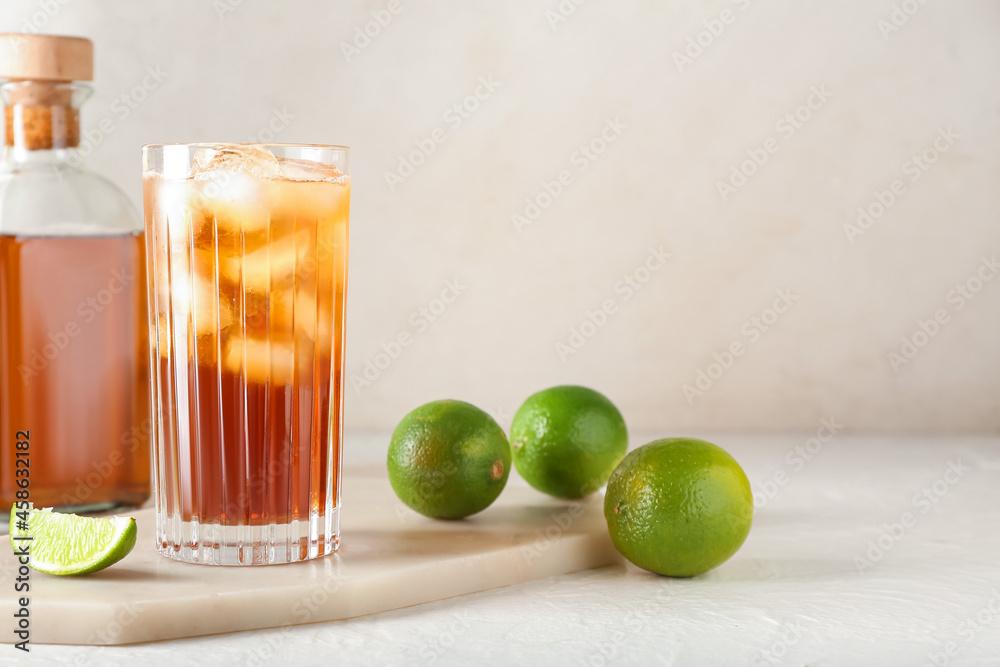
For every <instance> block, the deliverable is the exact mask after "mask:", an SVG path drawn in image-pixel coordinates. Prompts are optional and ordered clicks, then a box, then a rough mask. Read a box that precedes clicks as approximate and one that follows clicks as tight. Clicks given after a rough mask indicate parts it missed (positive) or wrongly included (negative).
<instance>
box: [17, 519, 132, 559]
mask: <svg viewBox="0 0 1000 667" xmlns="http://www.w3.org/2000/svg"><path fill="white" fill-rule="evenodd" d="M136 532H137V531H136V525H135V519H133V518H131V517H119V516H116V517H111V518H109V519H92V518H89V517H84V516H77V515H76V514H57V513H56V512H53V511H52V508H51V507H46V508H44V509H28V510H19V509H17V508H16V507H14V508H11V510H10V537H11V540H10V543H11V546H13V547H14V553H15V554H20V553H21V552H20V551H19V550H20V549H21V548H22V547H23V545H27V549H28V553H29V556H28V565H30V566H31V567H32V568H34V569H36V570H38V571H39V572H45V573H47V574H86V573H87V572H96V571H97V570H103V569H104V568H106V567H108V566H109V565H114V564H115V563H117V562H118V561H120V560H121V559H122V558H125V556H127V555H128V554H129V552H130V551H132V548H133V547H134V546H135V537H136ZM18 537H30V538H31V539H30V540H19V539H17V538H18Z"/></svg>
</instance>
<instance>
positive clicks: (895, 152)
mask: <svg viewBox="0 0 1000 667" xmlns="http://www.w3.org/2000/svg"><path fill="white" fill-rule="evenodd" d="M348 4H351V5H353V7H352V8H344V7H342V6H343V5H348ZM389 4H390V3H389V2H383V1H379V2H367V3H330V2H319V1H318V0H316V1H309V2H306V1H302V2H282V3H263V2H255V1H254V0H245V1H243V2H242V3H238V2H237V0H216V1H215V2H208V1H207V0H198V1H195V0H181V1H178V0H171V1H170V2H166V1H162V2H142V3H137V2H124V1H121V2H96V1H88V0H65V3H64V4H60V3H59V2H58V1H57V0H48V2H37V1H35V2H33V1H29V0H5V2H4V3H3V8H2V9H0V29H3V30H18V29H21V28H22V26H23V25H24V21H25V19H26V17H27V20H29V21H31V22H33V23H34V25H37V26H39V27H44V28H45V29H46V30H48V31H52V32H60V33H72V34H84V35H87V36H90V37H91V38H93V39H94V40H95V41H96V42H97V57H98V60H97V73H98V77H99V78H98V81H97V82H96V83H97V86H98V93H97V95H95V97H94V99H93V101H92V102H91V103H90V104H88V106H87V107H86V109H85V115H84V126H85V128H90V129H91V131H92V134H91V135H90V136H91V138H96V136H97V135H96V134H93V130H94V128H99V123H100V121H101V120H102V119H104V120H106V121H109V123H110V124H109V123H105V128H111V131H110V132H105V134H106V136H105V137H103V138H101V139H100V140H99V141H97V142H96V143H97V145H96V147H95V148H94V149H93V151H92V156H91V158H92V159H91V162H92V164H93V165H94V166H96V167H97V168H99V169H101V170H104V171H105V172H106V173H108V174H109V175H111V176H112V177H113V178H114V179H115V180H116V181H118V182H119V183H120V184H122V185H123V186H124V187H126V188H128V190H129V192H130V193H131V194H132V195H133V196H134V197H135V198H136V201H138V198H139V194H140V193H139V146H140V145H141V144H143V143H147V142H166V141H214V140H228V141H236V140H247V139H248V138H251V137H258V138H260V137H261V130H262V129H263V128H267V127H268V125H269V124H271V126H272V127H273V128H279V131H278V132H277V134H276V138H277V140H280V141H288V142H333V143H346V144H349V145H351V146H353V147H354V151H355V152H354V173H353V179H354V206H353V229H352V244H353V247H352V250H351V258H352V264H351V285H350V313H349V317H350V321H349V353H348V365H347V371H348V376H349V377H350V376H355V377H363V374H364V372H365V368H366V364H367V363H368V362H371V363H373V364H374V363H380V364H381V365H383V366H385V368H384V369H380V370H378V372H377V377H376V372H374V371H372V370H369V375H368V377H369V378H370V379H371V382H370V384H368V385H366V386H360V384H359V383H356V384H357V386H354V385H349V386H348V391H347V404H346V409H347V425H348V427H349V428H355V429H361V428H378V429H388V428H391V427H392V426H393V425H394V424H395V422H396V421H397V420H398V419H399V418H400V417H401V416H402V414H403V413H405V412H406V411H407V410H409V409H410V408H412V407H414V406H416V405H417V404H419V403H421V402H423V401H426V400H430V399H434V398H441V397H456V398H463V399H466V400H470V401H472V402H475V403H478V404H480V405H481V406H483V407H484V408H487V409H489V410H491V411H493V412H494V413H495V414H497V415H498V416H499V417H500V418H501V421H502V422H505V421H506V420H507V419H509V416H510V414H511V413H512V412H513V411H514V410H515V409H516V408H517V406H518V405H519V403H520V401H521V400H523V398H524V397H525V396H527V395H528V394H529V393H531V392H532V391H535V390H537V389H539V388H542V387H545V386H548V385H552V384H556V383H564V382H575V383H584V384H588V385H591V386H593V387H595V388H598V389H599V390H601V391H604V392H605V393H607V394H608V395H609V396H610V397H612V399H613V400H615V401H616V402H617V403H618V404H619V405H620V406H621V408H622V409H623V411H624V413H625V415H626V418H627V420H628V422H629V424H630V425H631V426H632V427H633V428H636V429H638V428H647V429H650V428H660V429H663V430H664V431H669V432H671V433H680V432H684V431H685V430H698V429H700V430H705V429H711V430H740V431H768V430H802V431H813V430H815V429H816V428H817V427H818V425H819V423H820V419H821V418H833V419H835V420H836V421H837V422H838V423H841V424H843V425H845V427H846V428H849V429H856V430H876V431H943V432H947V431H989V432H996V431H997V429H998V428H1000V410H998V407H1000V405H998V403H1000V374H998V372H997V371H998V369H1000V280H992V281H988V282H985V284H983V285H982V286H981V290H980V291H978V292H977V293H976V294H975V295H974V298H971V299H966V298H965V297H962V296H960V295H959V293H958V292H957V291H955V290H956V285H959V284H968V286H969V288H970V289H974V288H976V287H978V286H979V285H978V283H977V281H978V276H977V274H979V273H980V272H981V273H982V275H984V276H985V275H990V276H992V275H993V274H994V273H995V272H996V271H997V268H996V266H995V265H994V264H992V262H993V261H994V258H997V257H998V256H1000V225H998V222H1000V219H998V217H1000V216H998V214H1000V187H998V183H1000V131H998V130H1000V127H998V120H1000V76H998V74H1000V5H997V3H996V2H992V1H991V0H969V1H967V2H945V1H944V0H927V1H926V2H923V3H919V2H917V1H916V0H908V1H907V2H900V1H898V0H878V1H871V0H849V1H844V2H825V3H806V2H800V1H796V0H780V1H776V2H762V1H760V0H749V1H745V0H739V1H738V2H731V1H729V0H724V1H723V0H718V1H714V2H699V3H694V2H686V3H680V2H669V3H667V2H654V1H652V0H646V1H643V2H639V1H619V2H610V1H609V0H589V2H585V3H583V4H582V5H580V6H576V5H574V4H573V3H572V2H571V0H564V2H562V3H561V4H560V3H559V2H557V1H556V0H549V1H548V2H544V1H543V2H533V1H527V0H515V1H508V2H503V3H496V2H469V1H467V0H466V1H458V0H451V1H448V2H406V1H405V0H401V2H400V3H399V4H398V5H393V7H394V8H395V9H397V10H398V11H397V13H395V14H393V13H384V12H383V13H381V14H379V13H378V12H381V11H383V10H384V8H386V7H388V6H389ZM232 5H235V6H232ZM559 7H563V9H567V8H574V9H573V11H572V13H571V14H569V16H568V17H563V16H562V15H561V14H556V13H554V12H558V11H559ZM894 7H896V8H898V9H894ZM46 8H47V9H48V11H49V12H50V13H52V12H53V11H54V10H55V9H57V11H54V13H55V16H54V17H52V18H48V17H47V16H46V13H45V12H46ZM907 9H908V10H910V11H912V12H914V13H913V14H912V16H909V15H907V14H906V13H905V10H907ZM230 10H231V11H230ZM373 11H374V12H376V14H375V15H373V14H372V12H373ZM723 12H727V13H725V14H723ZM900 12H902V13H900ZM566 13H569V12H568V10H567V11H566ZM373 16H375V17H376V18H379V17H380V18H381V19H382V22H383V23H385V24H386V25H384V26H379V27H378V28H377V29H376V28H375V27H374V26H377V25H378V24H377V23H371V24H370V25H369V26H368V27H369V29H370V31H371V32H372V33H377V34H376V36H375V37H372V38H371V39H370V43H367V44H365V43H364V42H363V41H357V42H356V44H355V46H354V47H352V48H353V49H356V51H352V48H345V45H350V44H351V43H352V41H354V40H355V38H356V29H361V30H364V28H365V26H366V23H370V22H371V21H373V20H374V19H373ZM561 18H565V20H559V19H561ZM904 18H905V21H904V20H903V19H904ZM43 19H44V20H43ZM894 19H895V21H896V23H898V24H900V25H899V26H898V30H891V31H890V29H889V28H888V27H887V26H891V27H892V28H895V27H897V26H896V25H895V24H893V23H892V21H893V20H894ZM723 20H725V21H728V23H726V22H724V21H723ZM716 21H718V22H716ZM706 22H707V23H706ZM882 22H888V23H882ZM712 29H714V31H715V32H716V33H719V34H717V35H712V34H711V30H712ZM699 37H700V39H701V41H702V42H703V44H706V46H703V47H702V52H701V53H699V52H698V51H697V49H696V48H691V50H690V51H689V52H688V54H687V55H685V50H686V49H687V48H688V45H689V42H690V40H694V41H695V42H697V40H698V39H699ZM681 56H684V58H689V59H690V60H689V61H685V60H684V58H682V57H681ZM149 68H152V69H149ZM150 71H159V72H160V74H158V75H157V76H156V77H154V76H150V75H149V72H150ZM160 78H162V81H159V80H158V79H160ZM144 82H145V87H143V86H144ZM484 82H486V83H484ZM477 91H478V93H479V96H480V97H481V98H482V99H481V100H472V99H468V105H469V107H472V106H476V107H477V108H476V109H475V110H474V111H470V112H469V113H467V116H468V117H467V118H462V117H460V116H458V115H456V114H455V112H454V111H450V109H452V107H453V105H455V104H461V103H462V101H463V100H464V99H467V98H468V96H470V95H475V94H476V93H477ZM816 91H820V94H818V93H817V92H816ZM122 96H125V97H124V98H123V97H122ZM116 98H117V101H116ZM140 98H142V99H141V100H140ZM809 103H811V104H812V106H813V107H814V108H812V109H809V108H808V107H807V106H803V105H807V104H809ZM132 107H134V108H132ZM796 112H798V113H799V114H800V116H801V118H802V120H801V121H796V124H797V125H799V126H798V127H795V126H794V125H793V124H791V121H788V120H782V119H784V118H785V117H786V114H795V113H796ZM282 126H284V127H283V128H282ZM435 130H438V132H437V134H434V132H435ZM602 135H603V139H601V137H602ZM942 137H949V138H947V139H945V138H942ZM263 138H264V139H267V138H268V137H267V133H266V132H265V133H264V136H263ZM428 138H431V139H428ZM433 138H437V139H442V138H443V141H441V142H440V143H435V146H434V151H433V154H431V155H430V156H429V157H426V158H425V159H423V160H422V162H423V164H421V165H420V166H418V167H416V168H415V169H414V171H413V173H412V174H410V175H406V171H405V170H404V172H403V173H404V176H405V178H402V181H401V182H398V179H394V178H388V179H387V176H386V174H387V173H388V172H392V171H396V172H397V175H398V173H399V172H398V170H399V167H400V165H399V160H400V156H407V155H409V154H410V153H411V152H412V151H415V150H417V149H418V147H417V143H418V142H423V143H424V145H425V146H427V145H428V144H427V141H432V142H433ZM590 142H594V149H595V150H598V149H601V148H602V142H603V146H604V150H603V153H601V154H600V155H595V159H593V161H590V160H589V159H588V158H586V157H584V156H583V154H582V153H581V152H580V147H581V146H584V145H586V144H588V143H590ZM935 146H937V150H938V153H937V155H936V161H935V162H934V163H933V164H930V165H928V166H927V168H926V169H925V170H924V169H921V168H920V167H916V166H915V164H914V162H913V157H912V156H914V155H920V154H921V153H922V152H924V151H933V150H934V147H935ZM748 151H749V153H748ZM753 155H756V157H757V161H758V162H763V164H761V165H760V166H757V165H754V164H747V165H746V171H747V172H754V173H753V174H752V175H751V176H748V177H747V178H746V182H745V183H742V182H741V181H739V180H736V181H735V182H731V184H733V183H735V185H734V190H733V191H727V192H726V193H725V196H723V195H722V194H721V193H720V188H719V183H721V182H725V181H726V180H727V179H729V178H730V177H731V175H732V169H733V168H734V167H736V168H737V169H739V168H740V165H741V164H742V163H744V161H745V160H747V159H752V156H753ZM928 155H929V157H935V156H934V154H933V153H931V152H929V153H928ZM764 157H766V161H764ZM419 158H420V156H417V159H418V160H419ZM560 176H561V177H562V181H563V183H558V181H559V179H560ZM389 180H391V181H393V183H392V184H391V185H390V183H389V182H388V181H389ZM894 181H898V183H897V184H896V186H895V189H896V193H895V194H893V193H892V190H893V183H894ZM553 182H556V183H557V185H552V183H553ZM546 183H549V186H548V187H549V189H550V190H551V191H553V192H557V191H558V194H557V195H556V196H554V197H553V198H552V201H551V203H549V205H548V206H547V207H546V208H544V210H542V211H541V213H540V215H538V216H537V218H536V219H534V220H533V221H529V222H528V224H520V225H518V224H516V222H515V221H513V220H512V216H513V215H514V214H521V215H525V212H526V208H527V204H526V198H529V199H537V198H538V197H540V196H541V198H542V200H541V201H542V203H543V204H544V203H546V197H545V196H544V195H545V184H546ZM883 192H888V193H889V194H876V193H883ZM879 197H881V198H882V199H883V200H884V201H885V202H889V200H890V198H892V200H893V201H892V203H891V204H889V203H886V204H885V207H886V210H885V211H884V213H883V214H882V215H881V217H879V218H878V219H877V220H874V221H873V222H872V224H871V225H870V226H869V227H868V228H867V229H863V230H861V231H860V232H859V233H852V234H849V233H848V232H850V231H851V230H850V229H849V228H847V227H845V226H847V225H851V224H856V222H857V218H858V212H857V211H858V208H859V207H864V208H869V207H870V208H871V209H872V210H874V211H876V212H877V211H878V208H879V206H880V204H879V202H878V198H879ZM528 212H532V213H533V211H528ZM525 218H527V216H525ZM518 227H520V228H518ZM651 248H652V249H654V250H655V251H656V252H660V253H669V255H670V257H669V259H666V260H657V259H655V258H653V257H652V255H651V250H650V249H651ZM983 258H986V263H984V259H983ZM647 260H648V261H649V263H650V266H651V267H656V268H655V270H649V269H641V268H640V267H642V266H644V264H645V263H646V262H647ZM990 267H992V268H990ZM644 271H649V273H648V280H647V281H646V282H645V283H644V284H643V285H642V287H641V289H638V290H635V289H634V288H633V289H632V291H631V292H629V288H627V287H626V286H625V283H621V282H620V281H622V280H623V277H624V276H625V275H627V274H632V273H635V272H638V274H639V275H638V278H639V279H641V278H643V277H647V276H646V273H645V272H644ZM450 281H454V282H456V283H458V287H457V288H456V289H455V291H457V292H459V294H458V295H457V296H456V297H455V298H454V300H453V302H452V303H449V304H444V303H443V302H441V303H438V302H436V301H435V299H437V298H440V296H441V294H442V291H444V290H447V289H448V285H449V284H450ZM616 285H617V286H618V287H617V289H616ZM779 292H782V293H785V294H786V295H788V294H790V295H791V296H787V297H786V300H787V301H790V302H791V305H790V306H788V307H787V308H786V306H785V305H784V303H785V302H784V301H781V300H780V299H779V301H778V305H779V306H780V307H781V308H782V309H784V310H786V312H784V313H780V314H779V313H777V312H775V313H773V315H774V316H775V317H774V321H773V322H772V324H771V325H769V326H768V329H767V331H763V330H762V328H760V327H757V326H756V325H755V324H754V323H753V318H754V317H765V318H766V319H768V320H771V319H772V318H771V316H772V313H771V312H768V308H770V307H772V305H773V302H775V300H776V299H777V298H778V297H777V296H776V294H778V293H779ZM627 296H628V297H629V298H626V297H627ZM449 298H451V296H450V295H449ZM606 302H610V303H607V304H606ZM603 305H609V306H610V307H611V308H610V310H613V311H614V312H612V313H611V314H610V315H597V314H595V315H594V319H596V320H597V321H600V322H603V324H602V326H600V327H594V332H595V333H594V335H593V336H591V337H589V338H587V339H586V341H585V342H584V344H583V345H582V347H580V349H578V350H576V349H573V352H572V353H571V354H570V353H565V351H563V354H560V349H561V348H557V345H558V344H560V343H563V344H565V345H567V346H569V345H570V344H571V343H580V340H576V339H574V340H572V341H571V335H572V333H571V328H572V327H577V328H580V327H583V328H585V329H586V332H585V333H590V332H591V328H590V327H589V325H584V324H583V323H584V322H586V321H587V319H588V312H592V313H594V312H596V311H597V309H599V308H601V307H602V306H603ZM421 308H435V309H443V311H442V312H441V313H440V315H439V316H437V317H436V319H435V321H433V322H430V321H429V319H428V318H424V316H422V315H421V314H420V309H421ZM935 314H936V315H937V317H938V318H939V319H940V320H942V321H943V322H944V323H943V324H936V325H935V324H927V323H926V322H929V321H931V320H933V319H934V318H935ZM921 322H925V324H924V325H923V326H924V327H925V328H926V329H928V330H930V331H934V332H935V333H934V334H933V335H927V339H926V341H925V340H924V338H923V334H921V333H919V332H920V331H921V326H922V325H921ZM425 325H426V326H425ZM754 331H756V332H757V334H755V333H753V332H754ZM758 334H759V335H758ZM400 335H404V336H406V335H408V336H410V338H409V339H405V338H404V340H410V344H409V345H407V346H405V347H402V348H401V349H400V350H399V354H398V356H397V358H395V359H391V360H390V359H388V357H380V356H379V355H380V354H382V350H383V346H385V347H389V348H391V347H392V342H391V341H393V340H394V339H397V338H398V337H399V336H400ZM913 336H916V337H917V339H918V340H917V342H918V343H921V342H923V343H925V345H923V346H922V347H920V348H919V349H917V350H916V354H915V355H914V356H913V358H912V359H907V360H905V363H902V364H901V365H898V367H897V368H893V367H892V366H893V364H892V362H891V359H890V357H889V355H890V353H893V352H896V353H899V354H902V349H901V348H902V347H903V343H902V341H901V339H902V338H903V337H907V338H912V337H913ZM734 344H742V346H743V347H742V348H737V349H738V350H739V349H742V351H743V353H742V355H741V356H738V357H736V358H734V360H733V362H732V364H731V366H730V367H729V368H726V369H722V368H721V367H720V368H716V367H713V366H712V364H713V363H714V357H713V355H716V354H718V355H719V356H720V357H722V359H723V361H726V363H728V361H727V357H726V356H725V353H724V351H725V350H727V349H728V348H730V347H731V346H732V345H734ZM571 349H572V348H571ZM911 352H912V351H911ZM720 370H721V371H722V372H721V374H720V373H719V371H720ZM699 371H703V372H705V373H709V372H711V373H712V374H713V375H717V376H718V377H717V378H716V379H714V380H712V381H711V383H710V386H709V382H708V379H707V378H706V379H704V380H702V383H701V390H703V391H702V393H701V394H693V393H691V392H689V396H686V395H685V392H684V385H686V384H687V385H692V386H695V388H697V384H696V382H697V379H698V374H699Z"/></svg>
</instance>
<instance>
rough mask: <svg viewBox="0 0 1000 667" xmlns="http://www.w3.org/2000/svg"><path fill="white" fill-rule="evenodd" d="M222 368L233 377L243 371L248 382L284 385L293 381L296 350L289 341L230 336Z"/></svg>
mask: <svg viewBox="0 0 1000 667" xmlns="http://www.w3.org/2000/svg"><path fill="white" fill-rule="evenodd" d="M223 368H224V369H225V370H226V371H228V372H230V373H233V374H239V372H240V369H241V368H242V369H243V377H244V378H245V379H246V381H247V382H255V383H265V382H268V381H270V382H271V383H272V384H287V383H290V382H291V381H292V380H293V379H294V372H295V348H294V346H293V345H292V344H291V343H290V342H288V343H277V342H275V341H271V342H270V343H268V342H267V341H266V340H259V339H257V338H247V339H245V340H244V339H243V338H240V337H238V336H233V337H231V338H230V339H229V340H228V341H227V343H226V352H225V357H224V362H223Z"/></svg>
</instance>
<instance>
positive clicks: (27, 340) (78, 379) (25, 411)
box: [0, 34, 150, 511]
mask: <svg viewBox="0 0 1000 667" xmlns="http://www.w3.org/2000/svg"><path fill="white" fill-rule="evenodd" d="M92 71H93V45H92V44H91V42H90V41H89V40H86V39H82V38H76V37H56V36H48V35H18V34H3V35H0V79H5V81H4V82H3V83H2V85H0V96H2V99H3V104H4V127H5V131H4V136H5V141H4V143H5V146H4V150H3V159H2V162H0V507H2V508H10V506H11V504H12V503H13V502H15V501H19V500H29V501H30V502H32V503H33V504H34V506H35V507H51V506H54V507H57V508H60V509H72V510H74V511H102V510H109V509H113V508H116V507H124V506H135V505H139V504H141V503H142V502H143V501H145V500H146V499H147V498H148V497H149V485H150V463H149V428H150V427H149V425H150V412H149V409H150V408H149V388H148V384H149V351H148V344H147V340H148V335H149V329H148V325H147V312H146V287H145V284H146V279H145V259H144V250H143V248H144V241H143V236H142V221H141V219H140V218H139V216H138V214H137V212H136V210H135V209H134V207H133V206H132V204H131V202H130V201H129V200H128V198H127V197H126V196H125V194H124V193H122V192H121V190H119V189H118V188H117V187H116V186H114V185H113V184H112V183H111V182H110V181H108V180H107V179H105V178H103V177H101V176H99V175H98V174H95V173H92V172H90V171H87V170H86V169H84V168H83V167H82V166H81V164H80V159H79V156H78V154H77V153H76V152H75V151H73V150H72V149H73V148H74V147H75V146H77V145H78V144H79V137H80V116H79V107H80V104H81V103H82V102H83V101H84V100H85V99H86V98H87V97H88V96H89V94H90V92H91V88H90V87H89V86H87V85H86V84H83V83H80V82H82V81H90V80H91V79H92ZM24 480H27V481H24Z"/></svg>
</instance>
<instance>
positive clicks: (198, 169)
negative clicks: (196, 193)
mask: <svg viewBox="0 0 1000 667" xmlns="http://www.w3.org/2000/svg"><path fill="white" fill-rule="evenodd" d="M219 172H229V173H245V174H249V175H251V176H254V177H256V178H281V167H280V166H278V159H277V158H276V157H274V155H273V154H272V153H271V151H269V150H267V149H266V148H264V147H262V146H257V145H254V144H220V145H218V146H214V147H212V148H202V149H200V150H199V151H198V152H197V153H195V156H194V165H193V166H192V167H191V177H192V178H195V179H199V180H203V179H205V178H214V177H216V176H217V175H218V174H219Z"/></svg>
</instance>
